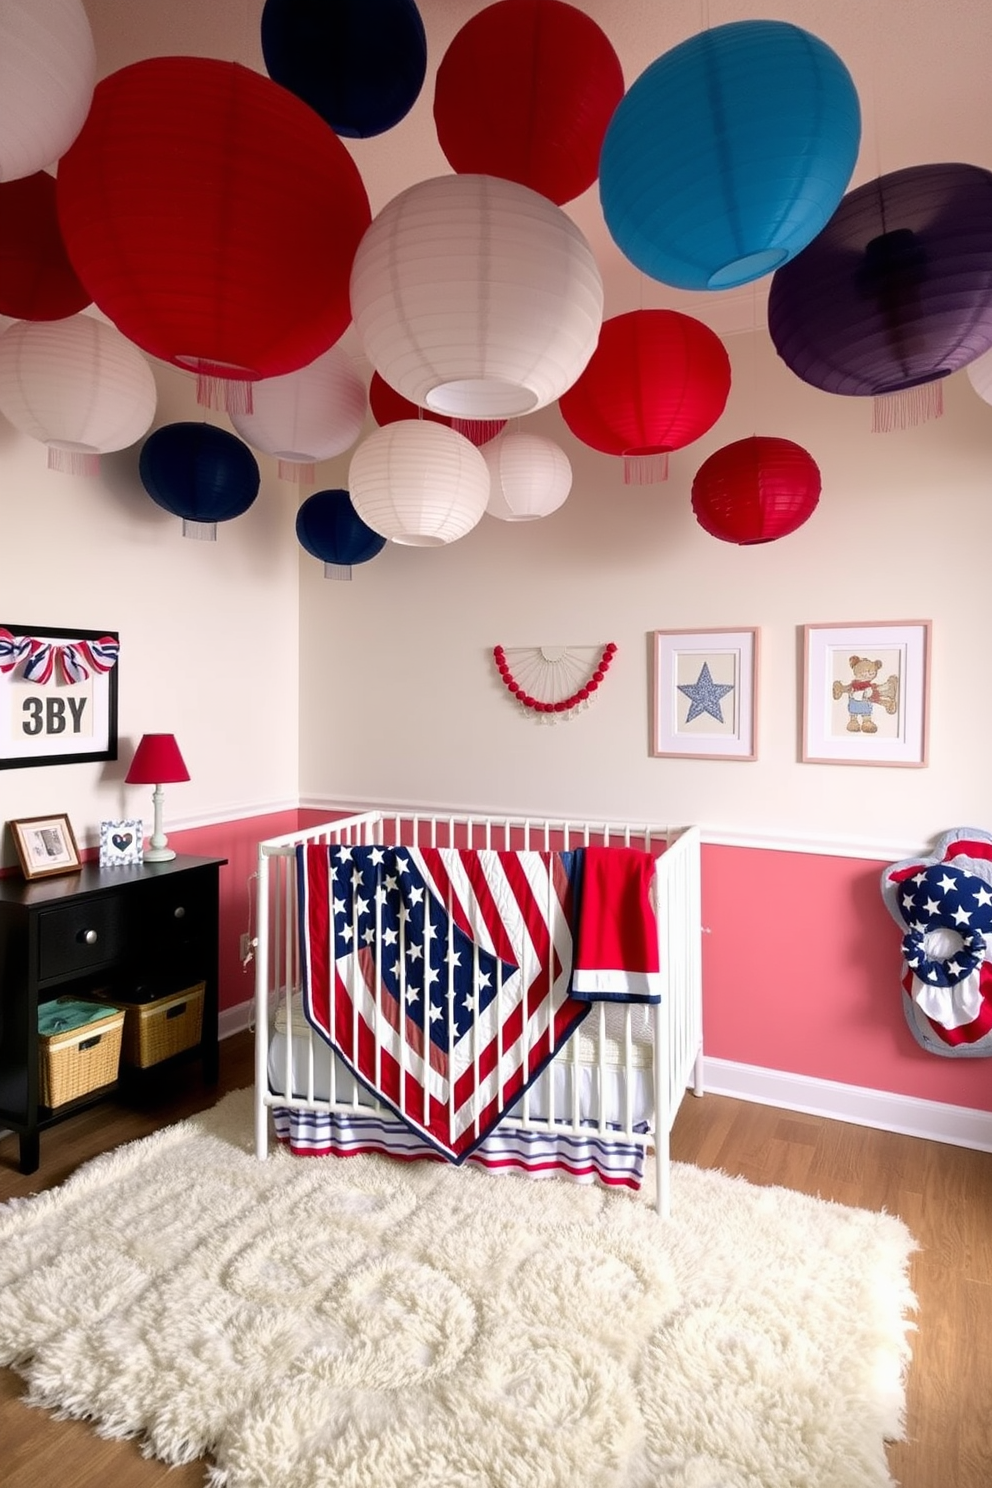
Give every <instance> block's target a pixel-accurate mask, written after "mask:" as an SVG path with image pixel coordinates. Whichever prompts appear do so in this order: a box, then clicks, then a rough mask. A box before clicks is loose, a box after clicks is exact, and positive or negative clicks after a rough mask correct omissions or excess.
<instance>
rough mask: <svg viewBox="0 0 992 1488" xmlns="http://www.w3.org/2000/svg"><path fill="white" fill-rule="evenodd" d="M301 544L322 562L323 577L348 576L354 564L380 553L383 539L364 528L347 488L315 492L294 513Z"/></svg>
mask: <svg viewBox="0 0 992 1488" xmlns="http://www.w3.org/2000/svg"><path fill="white" fill-rule="evenodd" d="M296 536H297V538H298V539H299V542H300V546H301V548H303V549H304V550H305V551H306V552H307V553H310V554H311V556H312V557H314V558H319V559H320V560H321V562H322V563H323V565H324V577H325V579H350V578H351V570H352V568H353V567H354V565H355V564H357V563H368V562H370V561H371V559H373V558H375V557H376V556H377V554H379V553H381V552H382V550H383V548H384V547H385V546H386V539H385V538H384V537H382V536H380V534H379V533H378V532H373V531H372V528H371V527H367V526H366V525H365V523H364V522H363V521H362V519H361V517H360V516H359V515H358V513H357V512H356V510H355V508H354V507H353V506H352V504H351V497H350V496H349V495H348V492H347V491H341V490H334V491H315V492H314V494H313V495H312V496H308V497H307V499H306V501H304V503H303V505H302V506H301V507H300V509H299V511H298V512H297V513H296Z"/></svg>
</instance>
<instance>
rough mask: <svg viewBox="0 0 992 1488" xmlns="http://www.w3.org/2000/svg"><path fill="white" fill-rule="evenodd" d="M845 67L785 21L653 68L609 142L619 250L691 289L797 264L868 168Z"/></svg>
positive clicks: (755, 25)
mask: <svg viewBox="0 0 992 1488" xmlns="http://www.w3.org/2000/svg"><path fill="white" fill-rule="evenodd" d="M860 139H861V110H860V107H859V104H858V95H857V92H856V90H855V87H854V82H853V80H852V78H851V75H850V73H849V72H848V70H847V68H846V67H845V65H844V63H843V62H842V61H841V59H840V58H839V57H838V56H837V54H836V52H834V51H832V50H831V49H830V47H828V46H827V45H826V44H825V43H824V42H822V41H820V40H819V39H818V38H817V37H815V36H813V35H812V34H811V33H810V32H808V31H804V30H803V29H802V28H801V27H799V26H793V25H790V24H788V23H787V22H784V21H733V22H731V23H730V24H729V25H726V26H715V27H713V28H712V30H708V31H703V32H701V33H700V34H699V35H698V36H693V37H691V38H690V39H689V40H688V41H684V42H682V43H681V44H680V45H679V46H676V47H674V48H673V49H672V50H671V51H669V52H665V53H664V54H663V55H662V56H661V57H659V58H658V59H657V60H656V61H655V62H653V63H652V64H651V65H650V66H649V67H648V68H647V69H646V71H645V72H643V73H642V74H641V76H640V77H639V78H638V79H637V81H636V82H635V83H634V84H633V85H632V86H631V87H630V88H629V89H628V91H627V93H626V94H625V95H624V97H623V98H622V99H621V101H620V103H619V105H618V106H617V109H616V112H615V113H614V115H613V118H612V119H611V121H610V124H609V127H608V128H607V131H606V137H605V139H604V141H603V149H602V153H601V156H600V163H599V194H600V200H601V202H602V207H603V214H604V217H605V219H606V225H607V227H608V229H609V231H610V234H611V235H612V237H613V239H614V241H615V242H616V244H617V247H618V248H619V249H620V251H621V252H622V253H623V254H624V255H625V256H626V257H627V258H628V259H629V260H630V261H631V263H633V264H634V265H635V266H636V267H637V268H639V269H641V270H642V272H644V273H645V274H648V275H650V277H651V278H652V279H658V280H660V281H661V282H662V283H664V284H672V285H675V286H677V287H678V288H680V289H693V290H701V289H729V288H732V287H733V286H734V285H738V284H747V283H749V282H750V281H751V280H753V279H758V278H760V277H761V276H762V275H764V274H769V273H771V272H772V270H773V269H776V268H778V266H779V265H780V264H783V263H786V262H788V260H789V259H790V258H793V257H795V255H796V254H797V253H799V252H800V250H801V249H803V248H805V246H806V244H807V243H809V242H810V241H811V240H812V239H813V238H814V237H815V236H816V234H817V233H818V232H819V231H820V229H821V228H822V227H823V226H824V225H825V224H826V222H827V221H828V220H829V218H830V216H831V214H832V213H833V211H834V210H835V208H836V206H837V204H838V202H839V201H840V199H841V197H842V196H843V194H844V191H845V190H846V189H847V185H848V182H849V181H850V179H851V173H852V171H853V170H854V166H855V162H856V161H857V158H858V146H859V143H860Z"/></svg>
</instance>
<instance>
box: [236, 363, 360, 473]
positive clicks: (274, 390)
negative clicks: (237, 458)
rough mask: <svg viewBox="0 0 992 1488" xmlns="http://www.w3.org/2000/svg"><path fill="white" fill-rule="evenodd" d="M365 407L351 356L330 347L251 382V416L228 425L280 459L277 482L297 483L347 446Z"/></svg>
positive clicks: (239, 416) (242, 415) (243, 415)
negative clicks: (299, 364)
mask: <svg viewBox="0 0 992 1488" xmlns="http://www.w3.org/2000/svg"><path fill="white" fill-rule="evenodd" d="M367 409H368V398H367V396H366V392H365V384H364V382H363V381H362V379H361V378H360V377H359V375H358V373H357V372H356V371H355V368H354V364H353V363H352V360H351V358H350V357H349V356H348V354H347V352H346V351H344V350H343V349H342V348H341V347H340V346H332V347H331V348H330V350H329V351H325V352H323V353H322V354H321V355H320V356H319V357H317V358H316V359H315V360H314V361H312V362H310V363H309V365H308V366H306V367H301V368H300V369H299V371H297V372H286V373H284V374H283V376H282V377H267V378H265V379H263V380H262V381H261V382H256V383H255V386H254V388H253V389H252V411H251V413H232V414H231V423H232V424H233V425H234V428H235V430H236V431H237V433H238V434H240V435H241V438H242V439H243V440H245V442H246V443H247V444H250V445H252V446H253V448H255V449H257V450H261V451H262V452H263V453H264V454H266V455H273V456H274V457H275V458H276V459H277V460H278V461H279V477H280V479H281V480H288V481H295V482H297V484H302V483H303V482H305V481H312V480H313V478H314V466H315V465H316V464H317V463H318V462H319V461H321V460H330V459H332V458H333V457H334V456H335V455H340V454H343V453H344V451H345V450H347V449H350V448H351V446H352V445H353V444H354V443H355V441H356V439H357V438H358V436H359V435H360V434H361V432H362V426H363V424H364V423H365V414H366V411H367Z"/></svg>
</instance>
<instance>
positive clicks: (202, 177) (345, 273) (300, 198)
mask: <svg viewBox="0 0 992 1488" xmlns="http://www.w3.org/2000/svg"><path fill="white" fill-rule="evenodd" d="M57 200H58V210H59V217H60V220H61V224H62V232H63V236H64V238H65V242H66V247H67V248H68V251H69V256H70V258H71V259H72V262H73V265H74V267H75V269H76V272H77V273H78V274H79V277H80V279H81V280H82V281H83V283H84V284H85V285H86V287H87V289H88V290H89V292H90V294H91V295H92V297H93V299H94V300H95V301H96V303H97V305H99V307H100V309H101V310H103V311H104V312H105V313H106V314H107V315H108V316H109V317H110V319H111V320H112V321H113V322H114V324H115V325H116V326H117V327H118V328H119V329H120V330H121V331H123V333H124V334H125V335H126V336H127V337H128V338H129V339H130V340H132V341H134V342H135V343H136V344H137V345H138V346H140V347H142V348H143V349H144V350H145V351H147V352H150V353H151V354H152V355H153V356H157V357H160V358H161V359H162V360H163V361H166V362H171V363H173V364H174V365H175V366H178V367H185V368H190V369H192V370H193V371H195V372H196V373H197V374H198V375H199V377H200V379H201V384H200V389H199V396H200V398H201V401H211V396H210V395H211V393H213V392H215V391H216V387H215V386H214V380H220V381H221V382H228V383H229V384H231V385H232V386H233V387H234V388H235V389H236V390H240V392H241V394H242V395H243V396H241V397H232V396H231V395H230V390H228V397H227V399H226V406H227V407H228V408H233V409H237V408H238V407H240V408H241V409H242V410H244V409H246V408H247V407H248V405H249V403H250V397H249V396H248V394H249V393H250V385H251V383H252V382H253V381H255V380H257V379H259V378H262V377H276V376H280V375H282V374H284V373H287V372H294V371H295V370H296V369H297V368H298V367H302V366H305V365H307V364H308V363H309V362H312V361H313V360H314V359H315V358H316V357H318V356H319V355H320V354H321V353H322V352H324V351H326V350H327V348H328V347H329V346H331V345H332V344H333V343H334V342H335V341H336V340H337V339H338V337H339V336H340V335H341V334H342V332H343V331H344V330H345V329H346V327H347V325H348V323H349V321H350V319H351V308H350V304H349V297H348V288H349V283H348V282H349V276H350V273H351V263H352V259H353V258H354V255H355V249H356V248H357V246H358V242H359V240H360V238H361V236H362V234H363V233H364V231H365V229H366V228H367V227H368V225H369V223H370V221H371V212H370V209H369V202H368V197H367V195H366V192H365V187H364V185H363V184H362V180H361V177H360V176H359V174H358V170H357V167H356V166H355V164H354V162H353V160H352V158H351V156H350V155H349V154H348V151H347V150H346V148H345V146H344V145H343V144H342V143H341V141H340V140H339V139H338V137H337V136H336V135H335V134H334V133H333V131H332V130H330V129H329V128H328V126H327V125H326V124H325V123H324V121H323V120H322V119H320V118H319V117H318V115H317V114H315V113H314V111H313V110H312V109H310V108H308V107H307V105H306V104H305V103H303V102H301V100H300V99H299V98H297V97H296V96H295V94H293V93H290V92H289V91H288V90H287V89H285V88H281V87H280V86H279V85H278V84H277V83H274V82H272V81H271V79H270V78H267V77H262V76H261V75H260V74H259V73H256V72H253V71H251V70H250V69H249V68H246V67H240V66H238V65H237V64H235V63H232V62H222V61H218V60H216V59H214V58H210V57H153V58H150V59H148V60H147V61H143V62H136V63H134V64H132V65H131V66H129V67H123V68H121V69H120V71H119V72H115V73H112V74H111V75H110V76H109V77H107V78H105V79H104V81H103V82H101V83H99V84H98V85H97V87H96V90H95V92H94V95H93V104H92V107H91V109H90V112H89V116H88V118H87V120H86V123H85V124H84V126H83V128H82V130H81V132H80V134H79V135H78V137H77V139H76V141H75V143H74V144H73V145H72V147H71V148H70V150H69V151H68V152H67V153H66V155H65V156H63V158H62V160H61V161H60V163H59V172H58V192H57Z"/></svg>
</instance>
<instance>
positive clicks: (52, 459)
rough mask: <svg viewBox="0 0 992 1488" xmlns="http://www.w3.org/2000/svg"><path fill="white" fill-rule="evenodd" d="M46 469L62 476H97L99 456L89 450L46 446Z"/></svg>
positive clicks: (98, 472)
mask: <svg viewBox="0 0 992 1488" xmlns="http://www.w3.org/2000/svg"><path fill="white" fill-rule="evenodd" d="M48 468H49V470H58V471H59V472H60V474H62V475H99V474H100V456H99V454H93V453H92V452H91V451H89V450H70V449H59V448H58V446H57V445H53V444H50V445H49V446H48Z"/></svg>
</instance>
